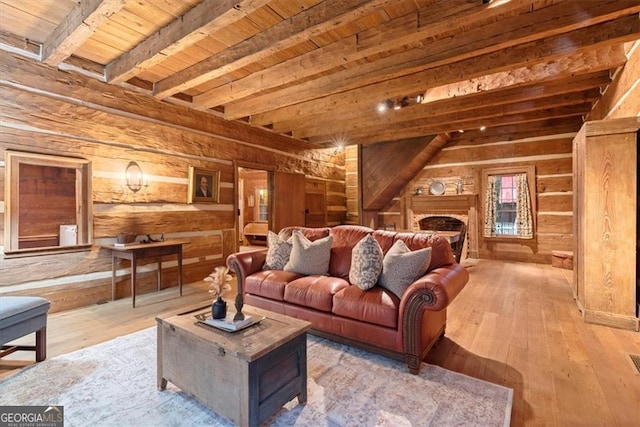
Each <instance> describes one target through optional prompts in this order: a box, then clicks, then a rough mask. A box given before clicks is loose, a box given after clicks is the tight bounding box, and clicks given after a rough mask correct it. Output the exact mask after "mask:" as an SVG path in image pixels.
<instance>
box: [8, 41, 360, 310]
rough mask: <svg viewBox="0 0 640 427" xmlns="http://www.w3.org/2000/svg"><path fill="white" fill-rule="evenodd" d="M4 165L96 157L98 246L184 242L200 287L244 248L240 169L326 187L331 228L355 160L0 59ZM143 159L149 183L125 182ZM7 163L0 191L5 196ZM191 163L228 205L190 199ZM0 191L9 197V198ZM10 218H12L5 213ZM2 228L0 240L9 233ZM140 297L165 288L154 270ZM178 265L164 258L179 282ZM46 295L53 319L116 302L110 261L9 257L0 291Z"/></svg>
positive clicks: (121, 271) (146, 267) (99, 255)
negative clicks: (16, 156) (9, 158)
mask: <svg viewBox="0 0 640 427" xmlns="http://www.w3.org/2000/svg"><path fill="white" fill-rule="evenodd" d="M0 73H2V75H3V80H2V81H1V82H0V89H1V90H2V94H3V96H2V97H0V123H1V124H0V159H3V158H4V153H5V152H6V151H7V150H18V151H29V152H38V153H44V154H55V155H62V156H74V157H82V158H85V159H88V160H90V161H91V163H92V174H93V176H92V190H93V192H92V202H93V228H94V239H95V242H94V243H95V244H96V245H99V244H102V243H110V242H113V241H114V240H115V236H116V235H117V233H118V232H121V231H124V232H134V233H136V234H139V235H141V237H143V236H144V235H146V234H150V235H151V236H152V237H154V238H158V237H159V236H160V235H161V234H162V233H164V234H165V237H166V238H180V239H185V240H186V241H187V243H186V244H185V247H184V258H185V259H184V261H185V264H184V279H185V282H186V283H189V282H192V281H200V280H202V279H203V278H204V277H205V276H206V275H207V274H209V273H210V272H211V271H212V269H213V268H214V267H215V266H216V265H223V264H224V263H225V260H226V257H227V256H228V255H229V254H230V253H232V252H233V251H235V250H237V239H236V238H235V233H236V230H235V227H236V221H237V218H236V215H235V212H236V200H235V196H234V194H235V161H236V160H238V159H242V161H243V162H246V163H253V164H256V165H270V167H271V168H273V167H274V165H275V169H276V170H278V171H281V172H287V173H298V174H304V175H305V176H307V177H309V178H311V179H321V180H323V181H325V182H327V191H328V198H327V200H328V206H327V208H328V221H329V222H330V223H331V224H332V225H335V224H339V223H342V221H343V220H344V218H345V215H346V210H347V207H346V200H347V196H346V183H345V177H346V162H345V160H344V154H343V153H336V152H334V151H335V150H327V149H309V146H308V145H307V144H304V143H301V142H299V141H295V140H292V139H290V138H287V137H284V136H282V135H277V134H273V133H271V132H268V131H264V130H259V129H256V128H253V127H250V126H245V125H241V124H239V123H235V122H227V121H225V120H223V119H221V118H219V117H217V116H215V115H213V114H209V113H204V112H197V111H192V110H187V109H186V108H184V107H181V106H179V105H174V104H170V103H166V102H161V101H158V100H156V99H154V98H152V97H149V96H146V95H144V94H141V93H137V92H132V91H129V90H127V89H125V88H122V87H117V86H110V85H106V84H104V83H101V82H98V81H97V80H94V79H91V78H89V77H85V76H82V75H78V74H71V73H68V72H65V71H60V70H57V69H54V68H50V67H47V66H44V65H42V64H37V63H35V62H34V61H31V60H28V59H24V58H20V57H16V56H13V55H11V54H8V53H6V52H0ZM129 161H136V162H137V163H138V164H139V165H140V166H141V168H142V169H143V171H144V173H145V175H146V176H147V177H148V182H149V185H148V187H145V188H143V189H142V190H140V191H139V192H137V193H133V192H131V191H130V190H129V189H128V188H127V187H126V186H125V183H124V170H125V168H126V166H127V164H128V163H129ZM3 166H4V164H3V163H0V172H2V174H1V175H0V187H2V188H4V186H5V183H4V167H3ZM189 166H194V167H197V168H203V169H212V170H219V171H220V200H219V203H195V204H188V203H187V189H188V171H189ZM0 194H2V195H4V191H2V192H1V193H0ZM0 214H2V215H4V212H3V211H2V212H0ZM4 233H5V230H4V222H2V226H1V227H0V236H2V237H3V236H4ZM141 264H142V267H141V268H140V273H139V292H141V293H144V292H152V291H154V290H155V287H156V283H155V280H156V270H155V264H154V263H153V262H151V261H143V262H141ZM128 265H129V264H128V262H126V261H122V262H120V263H119V264H118V283H117V296H118V297H124V296H128V295H129V294H130V284H129V278H128V275H127V274H126V273H127V272H128V268H129V267H128ZM176 274H177V272H176V267H175V261H173V260H172V258H169V259H167V261H166V262H163V280H164V281H165V282H166V283H165V286H175V285H176V283H177V280H176ZM1 294H7V295H18V294H22V295H26V294H28V295H43V296H46V297H47V298H49V299H50V300H51V301H52V311H59V310H63V309H69V308H73V307H78V306H82V305H87V304H93V303H97V302H100V301H105V300H107V299H110V296H111V257H110V254H109V251H108V250H104V249H100V248H99V247H98V246H94V247H93V248H91V249H90V250H87V251H83V252H75V253H67V254H62V253H60V254H50V255H42V256H31V257H23V258H6V259H5V258H4V254H2V259H0V295H1Z"/></svg>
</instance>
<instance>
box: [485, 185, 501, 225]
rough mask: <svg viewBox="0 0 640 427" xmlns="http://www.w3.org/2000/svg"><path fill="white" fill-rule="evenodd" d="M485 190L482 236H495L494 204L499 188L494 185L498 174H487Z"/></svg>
mask: <svg viewBox="0 0 640 427" xmlns="http://www.w3.org/2000/svg"><path fill="white" fill-rule="evenodd" d="M487 178H488V179H487V192H486V194H485V204H484V205H485V207H486V209H485V212H484V236H485V237H495V236H496V204H497V201H498V197H499V189H498V186H497V185H496V184H497V182H498V176H496V175H489V176H488V177H487Z"/></svg>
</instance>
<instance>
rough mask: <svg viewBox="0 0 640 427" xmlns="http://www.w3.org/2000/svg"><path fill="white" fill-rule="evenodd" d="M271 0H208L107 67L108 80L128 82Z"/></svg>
mask: <svg viewBox="0 0 640 427" xmlns="http://www.w3.org/2000/svg"><path fill="white" fill-rule="evenodd" d="M267 3H268V0H242V1H238V0H224V1H221V0H204V1H203V2H202V3H200V4H199V5H198V6H196V7H194V8H192V9H190V10H189V11H187V12H186V13H185V14H184V15H182V16H181V17H180V18H179V19H176V20H174V21H172V22H171V23H169V24H168V25H166V26H165V27H163V28H161V29H160V30H158V31H157V32H155V33H154V34H152V35H151V36H150V37H148V38H147V39H146V40H145V41H144V42H142V43H139V44H138V45H136V47H135V48H133V49H132V50H130V51H129V52H127V53H126V54H124V55H122V56H121V57H120V58H118V59H117V60H115V61H113V62H111V63H110V64H109V65H108V66H107V81H108V82H110V83H120V82H123V81H126V80H128V79H130V78H131V77H133V76H135V75H137V74H138V73H140V72H141V71H142V70H144V69H147V68H150V67H152V66H154V65H157V64H159V63H160V62H162V61H163V60H164V59H165V58H166V57H167V56H170V55H172V54H174V53H176V52H179V51H180V50H182V49H184V48H185V47H187V46H190V45H192V44H195V43H197V42H199V41H201V40H203V39H205V38H206V37H208V36H209V34H210V33H212V32H213V31H215V30H216V29H218V28H221V27H225V26H227V25H230V24H231V23H233V22H235V21H237V20H239V19H241V18H243V17H245V16H246V14H248V13H251V12H252V11H254V10H256V9H258V8H260V7H262V6H264V5H265V4H267Z"/></svg>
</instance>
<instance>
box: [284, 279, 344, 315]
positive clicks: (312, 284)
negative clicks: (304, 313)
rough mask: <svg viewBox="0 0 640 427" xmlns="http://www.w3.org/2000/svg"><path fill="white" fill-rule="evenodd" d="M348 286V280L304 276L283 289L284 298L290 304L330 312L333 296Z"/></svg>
mask: <svg viewBox="0 0 640 427" xmlns="http://www.w3.org/2000/svg"><path fill="white" fill-rule="evenodd" d="M347 287H349V282H347V281H346V280H344V279H340V278H338V277H331V276H306V277H301V278H299V279H296V280H293V281H292V282H291V283H289V284H288V285H287V287H286V289H285V290H284V300H285V301H286V302H288V303H291V304H296V305H301V306H304V307H310V308H314V309H316V310H320V311H327V312H331V307H332V305H333V296H334V295H335V294H336V293H337V292H339V291H340V290H342V289H344V288H347Z"/></svg>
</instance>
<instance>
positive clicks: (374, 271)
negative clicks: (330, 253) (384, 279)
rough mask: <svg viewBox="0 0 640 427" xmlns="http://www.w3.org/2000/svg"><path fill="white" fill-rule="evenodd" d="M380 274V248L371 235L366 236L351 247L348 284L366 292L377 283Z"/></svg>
mask: <svg viewBox="0 0 640 427" xmlns="http://www.w3.org/2000/svg"><path fill="white" fill-rule="evenodd" d="M381 272H382V248H381V247H380V245H379V244H378V241H377V240H376V239H375V238H374V237H373V236H372V235H368V236H366V237H364V238H363V239H362V240H360V241H359V242H358V243H357V244H356V245H355V246H354V247H353V251H352V252H351V269H350V270H349V282H351V284H352V285H356V286H357V287H359V288H360V289H362V290H363V291H366V290H368V289H371V288H373V287H374V286H375V285H376V283H378V277H379V276H380V273H381Z"/></svg>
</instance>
